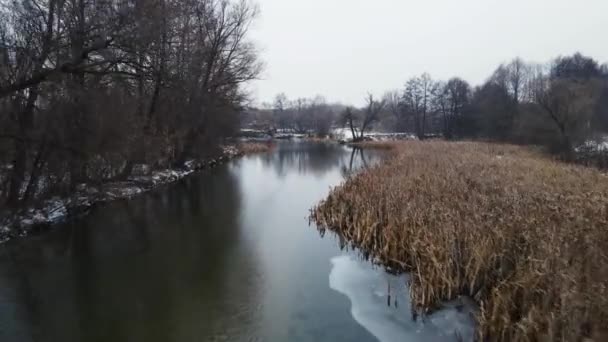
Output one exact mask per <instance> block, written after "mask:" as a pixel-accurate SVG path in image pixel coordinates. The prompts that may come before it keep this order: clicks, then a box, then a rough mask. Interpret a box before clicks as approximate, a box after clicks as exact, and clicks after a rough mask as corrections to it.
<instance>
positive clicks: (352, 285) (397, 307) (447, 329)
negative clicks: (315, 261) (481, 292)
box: [329, 256, 474, 342]
mask: <svg viewBox="0 0 608 342" xmlns="http://www.w3.org/2000/svg"><path fill="white" fill-rule="evenodd" d="M331 263H332V270H331V273H330V275H329V285H330V287H331V288H332V289H334V290H335V291H338V292H340V293H342V294H344V295H346V296H347V297H348V298H349V299H350V301H351V314H352V316H353V318H354V319H355V320H356V321H357V322H358V323H359V324H361V325H362V326H363V327H364V328H365V329H367V330H368V331H369V332H370V333H371V334H372V335H374V336H375V337H376V338H377V339H378V340H380V341H381V342H393V341H394V342H404V341H433V342H443V341H459V340H461V341H472V340H473V336H474V321H473V318H472V312H473V307H472V305H471V304H470V303H465V304H463V303H460V302H456V301H455V302H452V303H447V304H446V305H445V308H444V309H442V310H440V311H438V312H436V313H434V314H432V315H430V316H427V317H425V318H420V319H418V320H416V321H414V320H413V317H412V312H411V304H410V300H409V295H408V289H407V287H406V284H407V277H405V276H393V275H390V274H387V273H386V272H384V271H383V270H381V269H377V268H374V267H373V266H372V265H371V264H370V263H368V262H363V261H358V260H356V259H355V258H353V257H352V256H339V257H335V258H333V259H331ZM389 293H390V295H389Z"/></svg>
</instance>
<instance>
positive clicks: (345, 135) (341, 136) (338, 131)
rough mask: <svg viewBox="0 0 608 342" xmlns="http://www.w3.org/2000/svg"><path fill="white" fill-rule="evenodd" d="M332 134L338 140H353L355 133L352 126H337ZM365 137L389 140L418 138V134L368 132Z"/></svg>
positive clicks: (375, 139)
mask: <svg viewBox="0 0 608 342" xmlns="http://www.w3.org/2000/svg"><path fill="white" fill-rule="evenodd" d="M332 135H333V136H334V137H336V139H338V140H344V141H352V140H353V134H352V131H351V129H350V128H347V127H344V128H335V129H333V130H332ZM365 137H368V138H370V139H372V140H374V141H387V140H416V139H417V138H416V136H415V135H414V134H411V133H386V132H366V133H365Z"/></svg>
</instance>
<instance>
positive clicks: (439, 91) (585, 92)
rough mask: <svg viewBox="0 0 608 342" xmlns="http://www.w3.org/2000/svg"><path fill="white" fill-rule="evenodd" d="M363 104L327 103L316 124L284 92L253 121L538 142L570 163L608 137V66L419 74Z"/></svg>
mask: <svg viewBox="0 0 608 342" xmlns="http://www.w3.org/2000/svg"><path fill="white" fill-rule="evenodd" d="M286 103H288V104H290V105H288V106H286V105H285V104H286ZM305 103H310V102H305ZM365 103H366V104H365V106H363V107H362V108H354V107H348V106H344V105H332V106H331V108H332V110H333V111H331V112H330V113H331V115H328V116H327V117H326V118H325V119H320V118H319V116H320V115H324V114H323V112H317V111H314V110H312V111H310V110H309V111H306V110H305V111H302V110H300V108H303V107H302V106H300V101H288V100H287V98H286V96H285V95H283V94H281V95H278V96H277V97H276V99H275V101H274V103H273V104H270V105H266V106H265V108H263V109H262V110H261V111H258V116H256V117H255V119H254V121H256V119H257V122H258V123H262V126H263V125H267V126H268V125H270V126H273V127H290V125H285V124H283V122H285V121H287V122H296V121H301V122H306V121H308V122H311V123H312V122H324V123H323V125H322V126H323V127H326V126H327V125H330V126H332V127H344V128H347V129H348V130H350V131H351V132H352V136H353V137H354V138H355V140H357V139H359V140H360V139H363V138H364V133H365V131H368V130H370V129H371V128H372V127H374V128H375V129H380V130H384V131H391V132H407V133H411V134H413V135H415V136H416V137H417V138H419V139H427V138H432V137H443V138H446V139H483V140H492V141H502V142H511V143H518V144H535V145H543V146H546V147H547V148H548V149H550V150H551V151H553V152H556V153H559V154H561V155H562V156H564V157H567V158H572V157H573V153H574V151H575V148H577V147H578V146H580V145H582V144H584V143H585V142H586V141H589V140H590V139H593V138H594V137H596V136H602V135H604V134H605V133H607V132H608V66H607V65H600V64H599V63H598V62H597V61H595V60H594V59H592V58H590V57H587V56H584V55H582V54H580V53H576V54H573V55H571V56H564V57H558V58H556V59H554V60H552V61H551V62H549V63H547V64H536V63H527V62H525V61H524V60H522V59H521V58H515V59H513V60H512V61H511V62H509V63H505V64H501V65H499V66H498V67H497V68H496V70H495V71H494V72H493V73H492V74H491V75H490V76H489V77H488V79H487V80H486V81H485V82H484V83H483V84H481V85H479V86H476V87H473V86H471V85H470V84H469V83H468V82H467V81H465V80H463V79H462V78H460V77H454V78H451V79H449V80H447V81H442V80H435V79H433V78H432V77H431V75H429V74H428V73H423V74H421V75H420V76H416V77H412V78H410V79H409V80H407V81H406V82H405V84H404V86H403V88H402V89H396V90H391V91H388V92H386V93H385V94H384V96H382V97H381V98H374V97H373V96H371V95H369V96H368V97H367V98H366V101H365ZM286 108H287V109H286ZM259 113H262V114H259ZM264 113H265V114H264ZM294 115H295V116H294ZM307 115H308V116H307ZM294 117H298V119H294ZM260 118H265V119H260ZM327 121H331V123H330V124H328V123H327ZM296 126H298V125H296ZM298 127H303V128H307V130H306V131H307V132H309V133H317V134H323V133H324V132H325V131H326V129H325V128H323V129H321V130H319V129H317V127H316V125H308V126H306V125H302V126H298Z"/></svg>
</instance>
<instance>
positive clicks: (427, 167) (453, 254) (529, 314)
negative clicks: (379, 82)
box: [311, 141, 608, 341]
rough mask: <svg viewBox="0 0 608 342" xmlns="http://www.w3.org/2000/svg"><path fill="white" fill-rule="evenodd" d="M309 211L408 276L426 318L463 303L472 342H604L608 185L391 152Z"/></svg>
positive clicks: (469, 151) (583, 174)
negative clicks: (471, 315) (468, 309)
mask: <svg viewBox="0 0 608 342" xmlns="http://www.w3.org/2000/svg"><path fill="white" fill-rule="evenodd" d="M391 146H392V152H391V153H392V156H391V157H390V158H388V159H387V160H386V161H385V162H384V163H382V164H380V165H377V166H375V167H372V168H370V169H367V170H364V171H362V172H360V173H359V174H357V175H355V176H353V177H351V178H349V179H347V180H346V181H345V182H344V183H343V184H342V185H340V186H338V187H336V188H334V189H333V190H332V191H331V193H330V195H329V196H328V197H327V199H326V200H324V201H323V202H321V203H320V204H319V205H318V206H317V207H315V208H313V210H312V215H311V218H312V219H313V220H314V221H315V222H316V223H317V225H318V227H319V229H320V230H321V231H325V229H329V230H332V231H335V232H338V233H339V234H340V235H341V236H342V237H344V238H345V239H346V240H348V241H350V242H351V243H352V244H353V245H354V246H356V247H357V248H359V249H360V250H361V251H363V252H364V253H366V254H367V253H369V255H371V256H372V257H373V258H374V259H375V260H376V261H378V262H380V263H382V264H384V265H386V266H388V267H391V268H393V269H396V270H398V271H407V272H410V273H411V277H410V279H411V280H410V282H411V284H410V296H411V299H412V303H413V304H414V306H415V308H416V310H419V312H420V313H422V314H424V313H427V312H429V311H432V310H434V309H437V308H439V307H440V306H441V303H442V302H444V301H447V300H451V299H456V298H458V297H459V296H468V297H470V298H472V299H474V300H475V302H476V303H477V304H478V310H477V313H476V320H477V323H478V324H477V335H476V338H477V340H479V341H608V335H607V334H606V332H607V331H608V256H607V253H608V177H607V175H605V174H602V173H601V172H599V171H597V170H595V169H590V168H585V167H582V166H576V165H570V164H565V163H561V162H558V161H553V160H551V159H549V158H546V157H544V156H543V155H541V154H540V153H537V152H535V151H533V150H530V149H527V148H524V147H518V146H511V145H500V144H488V143H473V142H458V143H450V142H441V141H433V142H417V141H409V142H399V143H393V144H392V145H391Z"/></svg>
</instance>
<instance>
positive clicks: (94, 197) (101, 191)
mask: <svg viewBox="0 0 608 342" xmlns="http://www.w3.org/2000/svg"><path fill="white" fill-rule="evenodd" d="M221 151H222V155H221V156H220V157H218V158H217V159H210V160H205V161H196V160H188V161H186V162H185V163H184V168H182V169H165V170H158V171H154V172H151V170H150V167H149V166H147V165H145V164H140V165H136V166H135V167H134V172H133V174H134V175H133V176H130V177H129V178H128V179H127V180H126V181H123V182H109V183H105V184H103V185H102V186H101V187H100V188H96V187H92V186H90V185H88V184H78V185H77V186H76V192H75V193H74V194H72V195H71V196H69V197H67V198H59V197H54V198H51V199H49V200H46V201H44V202H43V203H39V204H38V205H37V206H36V207H32V208H28V209H26V210H24V211H22V212H20V213H11V214H10V215H9V216H6V217H0V243H2V242H6V241H8V240H10V239H12V238H14V237H16V236H24V235H27V233H28V232H30V231H31V230H32V228H33V227H35V226H40V225H53V224H56V223H59V222H61V221H64V220H66V219H67V218H68V216H70V215H74V214H78V213H83V212H86V211H87V210H88V209H89V208H91V207H92V206H93V205H94V204H95V203H103V202H109V201H113V200H117V199H130V198H132V197H134V196H137V195H139V194H141V193H144V192H146V191H149V190H151V189H153V188H155V187H157V186H159V185H163V184H169V183H173V182H176V181H178V180H180V179H182V178H184V177H186V176H188V175H191V174H192V173H194V172H196V171H197V170H201V169H203V168H206V167H213V166H215V165H217V164H218V163H220V162H223V161H227V160H230V159H232V158H235V157H237V156H238V155H240V152H239V150H238V149H237V148H236V146H232V145H226V146H222V147H221Z"/></svg>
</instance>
